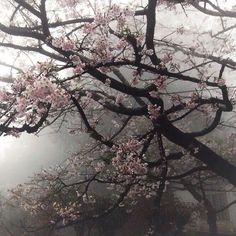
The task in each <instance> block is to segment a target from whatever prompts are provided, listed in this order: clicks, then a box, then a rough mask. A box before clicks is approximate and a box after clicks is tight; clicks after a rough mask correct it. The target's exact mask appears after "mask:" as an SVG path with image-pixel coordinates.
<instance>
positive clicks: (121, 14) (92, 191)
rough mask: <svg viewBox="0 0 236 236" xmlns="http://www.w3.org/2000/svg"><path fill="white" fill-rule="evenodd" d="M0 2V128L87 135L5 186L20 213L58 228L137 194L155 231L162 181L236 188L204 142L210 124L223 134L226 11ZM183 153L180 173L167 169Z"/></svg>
mask: <svg viewBox="0 0 236 236" xmlns="http://www.w3.org/2000/svg"><path fill="white" fill-rule="evenodd" d="M99 3H100V5H99ZM1 7H2V9H1V11H2V14H1V17H2V20H1V23H0V31H1V39H2V40H1V42H0V46H1V47H2V48H3V51H2V53H3V55H5V54H4V53H5V52H8V53H11V54H12V56H15V58H14V60H12V61H10V62H9V63H8V62H7V61H2V62H1V65H2V66H4V67H9V68H11V71H10V72H11V74H10V76H9V77H6V76H3V77H2V81H5V82H9V83H10V84H9V85H8V86H3V89H1V91H0V100H1V110H0V115H1V116H0V119H1V120H0V122H1V124H0V131H1V133H2V134H4V135H14V136H19V135H20V134H21V133H22V132H27V133H37V132H40V130H41V129H43V128H44V127H46V126H48V125H52V124H54V123H55V122H56V121H57V122H58V123H60V124H63V123H65V122H67V121H70V122H71V120H73V124H71V126H70V127H69V128H68V129H69V130H70V132H71V133H75V134H76V133H83V132H84V133H86V134H88V135H89V136H90V137H91V138H92V139H91V143H89V145H88V146H87V147H85V148H84V150H82V151H81V152H79V153H77V154H76V155H74V156H73V157H71V158H70V159H68V161H67V162H66V163H64V165H63V167H61V166H57V167H56V168H52V169H49V170H43V171H42V173H39V174H36V175H35V176H34V177H33V178H32V180H31V182H30V183H28V184H26V185H20V186H18V187H16V188H15V189H14V190H12V192H13V193H14V196H15V197H17V198H18V201H21V202H22V203H21V204H22V205H23V206H24V208H25V209H26V210H30V211H31V212H32V213H38V212H41V213H42V212H45V214H47V216H48V218H49V219H50V220H49V221H48V222H51V224H52V225H54V226H55V227H57V228H61V227H65V226H68V225H73V224H76V223H79V222H81V221H84V220H89V219H97V218H100V217H104V216H107V215H109V214H111V213H112V212H113V210H115V209H116V208H117V207H119V206H121V205H122V204H125V203H128V204H129V205H130V206H131V205H132V204H131V203H134V202H132V199H134V200H136V199H137V198H136V197H137V196H145V197H147V198H150V197H154V196H155V209H156V212H157V214H155V219H154V222H153V225H157V226H158V225H160V219H161V216H160V215H159V214H160V212H161V211H160V207H161V199H162V196H163V192H164V190H165V188H166V183H167V181H171V180H172V181H173V180H177V179H183V178H185V177H187V176H191V175H193V174H194V173H196V172H198V171H210V172H211V173H214V174H215V175H217V176H220V177H222V178H224V179H225V181H227V182H228V183H230V184H232V185H233V186H236V167H235V166H234V165H233V163H232V162H231V161H229V160H228V158H227V157H226V156H222V155H220V154H218V153H217V152H216V151H215V150H216V147H214V146H209V145H208V141H209V140H211V139H212V138H211V137H210V136H207V135H208V134H209V133H211V132H212V131H214V130H216V129H217V127H224V126H228V127H231V128H234V126H232V124H230V123H229V122H227V119H226V118H224V116H223V114H224V113H229V114H232V115H234V111H233V105H234V103H235V91H234V86H231V85H230V81H228V79H227V77H228V76H230V75H231V74H232V73H233V72H234V70H235V68H236V67H235V66H236V62H235V61H234V60H233V59H231V56H232V55H233V54H234V53H235V42H234V41H232V40H233V37H231V33H232V32H233V31H234V29H235V27H236V26H235V25H234V24H233V22H232V19H234V18H236V12H235V11H234V10H233V6H229V7H225V2H224V1H222V2H220V1H218V3H217V1H216V3H215V1H213V0H192V1H191V0H186V1H185V0H178V1H173V0H171V1H164V0H159V1H158V0H148V1H132V5H131V4H130V3H129V1H127V2H126V1H125V3H124V4H112V1H108V2H104V1H101V2H99V1H97V5H96V4H95V5H93V4H92V3H91V2H90V1H85V0H84V1H82V0H81V1H76V0H64V1H62V0H58V1H54V0H51V1H46V0H27V1H24V0H4V1H2V2H1ZM193 10H194V11H193ZM180 11H181V12H180ZM178 12H180V13H178ZM163 13H164V14H165V17H164V19H165V20H164V21H163V20H162V21H161V17H159V15H160V16H161V15H162V16H163ZM173 13H175V14H173ZM185 15H186V16H185ZM205 15H207V16H209V17H215V18H214V20H215V22H216V23H217V24H216V26H215V28H212V29H211V31H201V30H200V28H201V27H200V26H201V25H199V19H200V18H201V17H202V16H205ZM3 16H4V17H3ZM183 17H184V18H183ZM182 18H183V21H182V22H181V25H178V26H176V24H174V22H175V21H176V22H177V20H179V19H182ZM172 19H173V22H172V23H173V25H172V26H170V25H168V21H170V22H171V21H172ZM191 21H192V22H194V24H195V25H194V27H197V26H198V27H199V30H197V29H195V28H194V27H193V24H192V25H191ZM165 26H166V27H165ZM206 28H207V27H206ZM203 30H204V29H203ZM29 62H30V63H31V65H30V64H29ZM26 68H27V69H26ZM16 72H17V73H16ZM232 120H233V119H232V117H231V119H229V121H232ZM196 124H198V128H197V129H196ZM202 137H204V139H202ZM207 139H208V140H207ZM170 147H171V148H170ZM153 150H154V151H153ZM186 157H187V159H189V160H190V161H189V162H188V165H187V170H186V169H184V172H182V173H179V174H175V173H174V172H173V170H174V169H176V167H177V161H179V160H186ZM188 157H189V158H188ZM190 157H192V159H190ZM184 158H185V159H184ZM182 163H184V162H182ZM99 184H100V186H99V187H98V185H99ZM107 188H108V190H106V189H107ZM101 189H102V190H101ZM109 189H112V192H113V195H112V197H111V198H109V199H110V200H109V202H108V203H109V206H107V205H106V206H105V207H104V209H102V210H101V211H99V212H97V213H96V214H94V206H95V205H94V204H95V203H96V198H97V195H99V194H101V192H102V194H106V193H109ZM99 191H100V193H99ZM154 231H155V232H157V231H158V229H157V228H156V229H154Z"/></svg>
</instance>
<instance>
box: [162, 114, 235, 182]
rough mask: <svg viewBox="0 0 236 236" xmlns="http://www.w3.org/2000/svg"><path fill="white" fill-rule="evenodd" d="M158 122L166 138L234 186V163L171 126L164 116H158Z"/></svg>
mask: <svg viewBox="0 0 236 236" xmlns="http://www.w3.org/2000/svg"><path fill="white" fill-rule="evenodd" d="M159 124H160V130H161V132H162V134H163V135H164V136H165V137H166V138H167V139H168V140H170V141H171V142H173V143H175V144H176V145H179V146H181V147H183V148H184V149H185V150H187V151H189V152H190V153H191V155H193V156H194V157H196V158H197V159H198V160H200V161H202V162H203V163H204V164H206V165H207V166H208V167H209V169H210V170H211V171H213V172H214V173H216V174H217V175H219V176H221V177H223V178H225V179H226V180H228V181H229V183H231V184H232V185H234V186H236V167H235V166H234V165H232V164H230V163H229V162H228V161H227V160H225V159H223V158H222V157H221V156H220V155H218V154H217V153H215V152H214V151H212V150H211V149H210V148H209V147H207V146H206V145H204V144H203V143H201V142H200V141H198V140H197V139H195V138H193V137H192V136H191V135H188V134H186V133H184V132H182V131H181V130H179V129H178V128H176V127H175V126H173V125H172V124H171V123H170V122H169V121H168V120H167V119H166V118H163V117H162V118H160V120H159ZM194 150H195V151H194ZM196 150H197V151H196Z"/></svg>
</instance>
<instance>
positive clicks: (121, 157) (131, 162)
mask: <svg viewBox="0 0 236 236" xmlns="http://www.w3.org/2000/svg"><path fill="white" fill-rule="evenodd" d="M141 144H142V142H140V141H138V140H137V139H135V138H130V139H129V140H128V141H127V142H126V143H122V144H120V145H119V146H118V147H117V148H116V149H115V152H116V156H115V157H114V158H113V159H112V165H113V166H114V168H115V169H116V171H117V172H118V173H119V176H120V178H123V177H124V176H125V178H126V177H127V176H129V177H136V176H139V175H140V176H143V175H146V173H147V165H146V164H145V163H143V162H142V160H141V159H140V157H139V156H138V152H137V151H138V149H139V148H140V145H141Z"/></svg>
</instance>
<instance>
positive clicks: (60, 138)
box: [0, 127, 86, 190]
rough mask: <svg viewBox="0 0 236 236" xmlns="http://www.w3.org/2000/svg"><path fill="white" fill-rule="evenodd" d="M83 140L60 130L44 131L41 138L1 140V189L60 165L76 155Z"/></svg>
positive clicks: (27, 137) (29, 136) (4, 138)
mask: <svg viewBox="0 0 236 236" xmlns="http://www.w3.org/2000/svg"><path fill="white" fill-rule="evenodd" d="M84 137H86V136H83V137H82V136H76V135H71V134H69V133H68V130H65V128H62V129H61V130H59V131H58V130H57V129H56V128H53V127H52V128H51V127H50V128H45V129H44V130H43V131H42V132H40V134H38V135H37V136H36V135H32V134H31V135H29V134H22V135H21V136H20V137H19V138H15V137H10V136H5V137H1V138H0V145H1V149H0V188H1V189H2V190H6V189H7V188H9V187H13V186H14V185H16V184H19V183H23V182H26V181H27V179H28V178H29V177H30V176H32V175H33V174H34V173H36V172H38V171H40V170H41V169H42V168H47V167H48V166H51V165H55V164H59V163H60V162H62V161H64V160H65V159H66V158H68V157H69V156H71V154H72V153H74V152H76V151H78V150H79V149H80V146H81V145H82V144H83V141H84V140H85V138H84Z"/></svg>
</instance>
